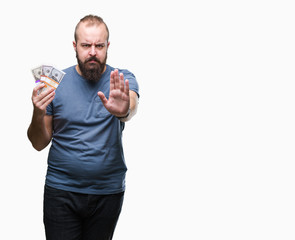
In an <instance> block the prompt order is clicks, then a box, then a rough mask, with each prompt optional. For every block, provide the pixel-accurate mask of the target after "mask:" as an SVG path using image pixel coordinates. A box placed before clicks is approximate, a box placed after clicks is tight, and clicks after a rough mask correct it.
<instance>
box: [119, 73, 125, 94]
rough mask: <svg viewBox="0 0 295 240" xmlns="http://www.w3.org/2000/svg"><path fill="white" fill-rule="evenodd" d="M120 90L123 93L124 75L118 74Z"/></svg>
mask: <svg viewBox="0 0 295 240" xmlns="http://www.w3.org/2000/svg"><path fill="white" fill-rule="evenodd" d="M120 90H121V91H122V92H124V74H123V73H120Z"/></svg>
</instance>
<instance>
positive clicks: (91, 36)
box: [77, 22, 108, 42]
mask: <svg viewBox="0 0 295 240" xmlns="http://www.w3.org/2000/svg"><path fill="white" fill-rule="evenodd" d="M107 35H108V34H107V30H106V27H105V25H104V24H103V23H101V24H89V22H86V23H80V25H79V27H78V29H77V41H82V42H105V41H106V40H107Z"/></svg>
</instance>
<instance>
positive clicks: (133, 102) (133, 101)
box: [120, 90, 138, 122]
mask: <svg viewBox="0 0 295 240" xmlns="http://www.w3.org/2000/svg"><path fill="white" fill-rule="evenodd" d="M129 97H130V106H129V109H130V112H129V115H128V117H126V118H121V119H120V121H121V122H127V121H129V120H130V119H131V118H132V117H133V116H134V115H135V114H136V112H137V107H138V95H137V93H136V92H134V91H131V90H129Z"/></svg>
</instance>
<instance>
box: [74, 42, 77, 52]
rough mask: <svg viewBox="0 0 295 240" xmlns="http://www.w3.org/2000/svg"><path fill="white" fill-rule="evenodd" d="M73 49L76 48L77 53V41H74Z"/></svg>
mask: <svg viewBox="0 0 295 240" xmlns="http://www.w3.org/2000/svg"><path fill="white" fill-rule="evenodd" d="M73 47H74V49H75V51H77V43H76V42H75V41H73Z"/></svg>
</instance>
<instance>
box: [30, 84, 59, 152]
mask: <svg viewBox="0 0 295 240" xmlns="http://www.w3.org/2000/svg"><path fill="white" fill-rule="evenodd" d="M42 87H44V85H43V84H40V85H38V86H36V87H35V88H34V90H33V95H32V102H33V105H34V111H33V117H32V121H31V124H30V126H29V128H28V132H27V134H28V138H29V140H30V141H31V143H32V145H33V147H34V148H35V149H36V150H38V151H41V150H42V149H44V148H45V147H46V146H47V145H48V144H49V143H50V141H51V138H52V116H49V115H46V107H47V106H48V104H49V103H51V102H52V100H53V99H54V95H55V92H54V90H53V89H50V90H47V91H45V92H42V93H41V94H39V95H38V90H40V89H41V88H42Z"/></svg>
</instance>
